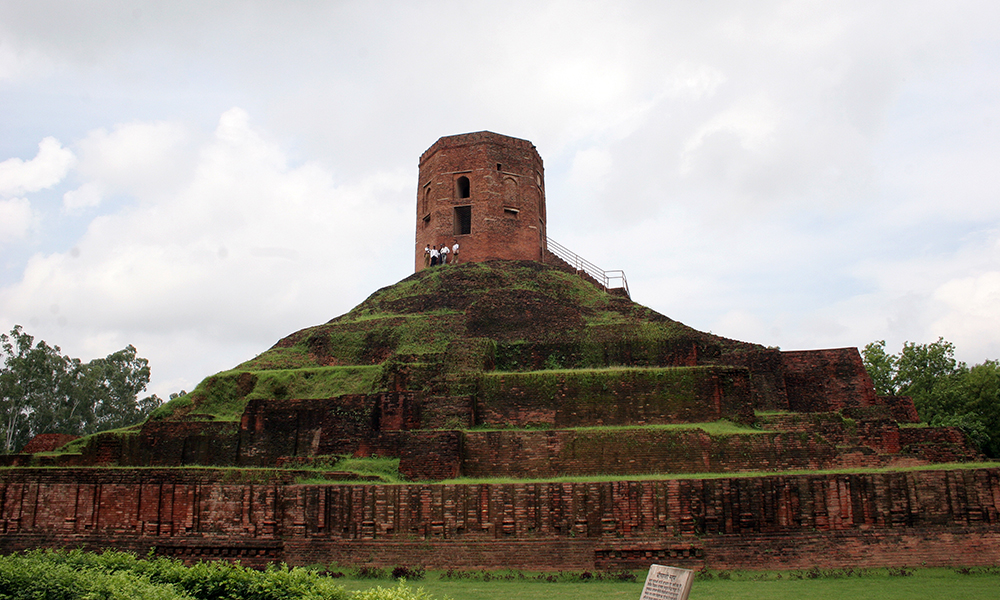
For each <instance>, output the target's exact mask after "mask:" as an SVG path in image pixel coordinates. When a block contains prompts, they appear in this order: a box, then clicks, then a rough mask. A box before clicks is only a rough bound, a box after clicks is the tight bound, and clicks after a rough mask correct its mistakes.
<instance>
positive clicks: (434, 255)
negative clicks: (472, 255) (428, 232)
mask: <svg viewBox="0 0 1000 600" xmlns="http://www.w3.org/2000/svg"><path fill="white" fill-rule="evenodd" d="M449 254H450V255H451V260H448V255H449ZM449 262H450V263H451V264H457V263H458V242H457V241H456V242H455V245H454V246H452V247H451V248H448V244H441V247H440V248H436V247H434V246H431V245H427V246H424V267H433V266H436V265H446V264H448V263H449Z"/></svg>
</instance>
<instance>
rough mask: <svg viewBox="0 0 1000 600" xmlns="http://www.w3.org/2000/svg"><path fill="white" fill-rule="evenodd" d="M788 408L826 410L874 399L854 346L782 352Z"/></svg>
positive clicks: (872, 385)
mask: <svg viewBox="0 0 1000 600" xmlns="http://www.w3.org/2000/svg"><path fill="white" fill-rule="evenodd" d="M781 358H782V366H783V367H784V372H785V390H786V393H787V394H788V408H789V409H790V410H793V411H796V412H828V411H838V410H843V409H845V408H857V407H866V406H873V405H875V404H876V403H877V397H876V396H875V385H874V384H873V383H872V380H871V377H870V376H869V375H868V372H867V371H865V366H864V363H863V362H862V361H861V354H860V353H859V352H858V349H857V348H837V349H831V350H805V351H796V352H782V353H781Z"/></svg>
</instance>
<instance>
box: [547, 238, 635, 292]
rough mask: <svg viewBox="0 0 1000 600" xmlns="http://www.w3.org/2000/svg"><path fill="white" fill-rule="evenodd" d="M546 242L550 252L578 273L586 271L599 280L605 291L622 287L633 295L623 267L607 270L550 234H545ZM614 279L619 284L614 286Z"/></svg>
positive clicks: (585, 272)
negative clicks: (612, 283) (554, 238)
mask: <svg viewBox="0 0 1000 600" xmlns="http://www.w3.org/2000/svg"><path fill="white" fill-rule="evenodd" d="M545 242H546V244H547V245H548V249H549V252H551V253H552V254H555V255H556V256H557V257H559V258H560V259H562V260H564V261H566V263H567V264H568V265H569V266H570V267H572V268H574V269H576V271H577V273H584V274H586V275H588V276H589V277H591V278H592V279H594V280H595V281H597V283H598V284H599V285H601V286H603V287H604V290H605V291H607V290H609V289H613V288H622V289H624V290H625V294H626V295H628V296H629V297H630V298H631V297H632V295H631V294H629V291H628V280H627V279H625V271H622V270H621V269H614V270H611V271H605V270H604V269H602V268H600V267H598V266H597V265H595V264H594V263H592V262H590V261H589V260H587V259H585V258H583V257H581V256H579V255H578V254H576V253H575V252H573V251H572V250H570V249H569V248H567V247H566V246H563V245H562V244H560V243H559V242H557V241H555V240H553V239H552V238H550V237H548V236H545ZM612 281H614V282H615V283H618V284H619V285H615V286H612V285H611V282H612Z"/></svg>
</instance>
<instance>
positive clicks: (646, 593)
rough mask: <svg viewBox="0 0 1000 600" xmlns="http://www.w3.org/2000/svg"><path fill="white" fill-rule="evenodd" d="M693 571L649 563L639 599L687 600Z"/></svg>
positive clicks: (692, 579)
mask: <svg viewBox="0 0 1000 600" xmlns="http://www.w3.org/2000/svg"><path fill="white" fill-rule="evenodd" d="M692 581H694V571H690V570H688V569H676V568H674V567H665V566H663V565H650V567H649V574H648V575H646V585H644V586H642V596H640V597H639V600H687V597H688V594H690V593H691V582H692Z"/></svg>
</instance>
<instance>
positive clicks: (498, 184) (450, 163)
mask: <svg viewBox="0 0 1000 600" xmlns="http://www.w3.org/2000/svg"><path fill="white" fill-rule="evenodd" d="M455 242H458V244H459V245H460V252H459V262H460V263H462V262H482V261H484V260H490V259H495V258H502V259H510V260H539V261H540V260H542V257H543V255H544V252H545V247H546V246H545V179H544V171H543V167H542V158H541V157H540V156H539V155H538V152H537V151H536V150H535V146H534V144H532V143H531V142H529V141H527V140H522V139H518V138H512V137H508V136H505V135H499V134H496V133H493V132H490V131H479V132H476V133H464V134H461V135H451V136H446V137H443V138H441V139H439V140H438V141H437V142H435V143H434V145H433V146H431V147H430V148H428V149H427V151H426V152H424V153H423V154H422V155H421V156H420V178H419V181H418V184H417V241H416V262H415V265H416V270H417V271H420V270H422V269H423V268H424V246H427V245H432V246H435V247H440V245H441V244H447V245H448V247H449V248H450V247H451V246H453V245H454V244H455Z"/></svg>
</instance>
